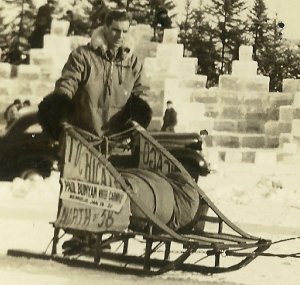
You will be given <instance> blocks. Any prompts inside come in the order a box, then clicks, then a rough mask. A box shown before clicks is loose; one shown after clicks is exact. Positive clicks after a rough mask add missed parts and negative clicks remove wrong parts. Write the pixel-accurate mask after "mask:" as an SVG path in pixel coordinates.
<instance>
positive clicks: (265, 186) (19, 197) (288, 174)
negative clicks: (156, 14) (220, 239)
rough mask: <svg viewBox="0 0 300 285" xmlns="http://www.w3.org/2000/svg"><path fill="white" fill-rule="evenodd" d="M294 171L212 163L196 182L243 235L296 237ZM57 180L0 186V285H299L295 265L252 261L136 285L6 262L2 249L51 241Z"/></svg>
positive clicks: (299, 198) (292, 244)
mask: <svg viewBox="0 0 300 285" xmlns="http://www.w3.org/2000/svg"><path fill="white" fill-rule="evenodd" d="M299 175H300V165H296V164H293V165H292V164H290V165H286V164H276V165H274V166H270V165H260V166H257V165H255V164H229V163H219V165H218V168H217V171H216V173H214V174H211V175H209V176H208V177H206V178H202V179H201V180H200V181H199V185H200V186H201V188H202V189H203V190H204V191H205V192H206V193H207V194H208V196H209V197H210V198H211V199H212V200H213V201H214V202H215V203H216V205H217V206H218V207H219V208H220V210H221V211H222V212H223V213H224V214H225V215H226V216H227V217H228V218H230V219H231V220H232V221H233V222H235V223H237V224H238V225H239V226H240V227H241V228H242V229H243V230H245V231H246V232H249V233H251V234H254V235H256V236H261V237H263V238H269V239H272V240H274V241H275V240H279V239H283V238H288V237H296V236H300V187H299ZM58 191H59V183H58V174H57V173H54V174H53V175H52V176H51V177H50V178H49V179H46V180H45V181H43V180H36V181H32V182H29V181H23V180H20V179H16V180H15V181H14V182H12V183H6V182H1V183H0V228H1V231H0V240H1V243H0V284H9V285H11V284H16V285H21V284H22V285H23V284H30V285H35V284H59V285H60V284H72V285H77V284H97V283H98V284H133V282H138V283H139V284H144V285H145V284H182V282H184V284H199V283H201V284H204V285H205V284H224V285H230V284H252V285H254V284H274V285H281V284H291V285H292V284H293V285H295V284H300V271H299V268H300V259H296V258H294V259H292V258H285V259H280V258H276V257H258V258H257V259H256V260H254V261H253V262H252V263H250V264H249V265H248V266H246V267H245V268H243V269H241V270H239V271H236V272H232V273H226V274H220V275H213V276H203V275H199V274H191V273H182V272H171V273H167V274H165V275H163V276H158V277H151V278H141V277H136V276H128V275H122V274H121V275H120V274H113V273H108V272H103V271H95V270H88V269H80V268H71V267H68V266H65V265H61V264H57V263H54V262H51V261H50V262H49V261H48V262H45V261H39V260H30V261H29V260H27V259H23V258H12V257H7V256H6V252H7V249H10V248H14V249H20V248H22V249H30V250H34V251H39V252H42V251H44V250H45V249H46V247H47V245H48V243H49V242H50V240H51V237H52V234H53V228H52V227H51V225H49V221H53V220H54V219H55V217H56V208H57V199H58ZM269 252H274V253H294V252H300V240H299V239H298V240H293V241H289V242H285V243H278V244H275V245H273V246H272V247H271V249H270V250H269Z"/></svg>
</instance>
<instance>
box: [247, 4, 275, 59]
mask: <svg viewBox="0 0 300 285" xmlns="http://www.w3.org/2000/svg"><path fill="white" fill-rule="evenodd" d="M248 31H249V32H250V33H251V35H252V38H253V59H254V60H257V53H259V50H261V49H262V48H263V47H264V46H265V45H266V44H267V43H268V41H269V39H268V34H269V32H270V24H269V18H268V16H267V8H266V5H265V3H264V0H255V2H254V6H253V8H252V10H251V11H250V15H249V26H248Z"/></svg>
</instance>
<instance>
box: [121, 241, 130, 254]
mask: <svg viewBox="0 0 300 285" xmlns="http://www.w3.org/2000/svg"><path fill="white" fill-rule="evenodd" d="M123 243H124V244H123V251H122V254H123V255H126V254H127V253H128V243H129V238H124V240H123Z"/></svg>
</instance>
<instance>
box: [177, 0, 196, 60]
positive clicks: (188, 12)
mask: <svg viewBox="0 0 300 285" xmlns="http://www.w3.org/2000/svg"><path fill="white" fill-rule="evenodd" d="M184 10H185V13H184V20H183V21H182V22H181V23H180V24H179V29H180V34H179V41H180V43H182V44H183V46H184V51H190V50H191V47H190V35H191V33H192V24H195V23H194V20H193V12H194V10H193V9H192V0H185V7H184ZM184 54H185V52H184Z"/></svg>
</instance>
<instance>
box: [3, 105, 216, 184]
mask: <svg viewBox="0 0 300 285" xmlns="http://www.w3.org/2000/svg"><path fill="white" fill-rule="evenodd" d="M151 135H152V136H153V138H155V139H156V140H157V141H158V142H159V143H160V144H161V145H162V146H164V147H165V148H166V149H167V150H168V151H169V152H170V153H171V154H172V155H173V156H174V157H176V159H177V160H178V161H179V162H181V163H182V165H183V166H184V167H185V168H186V169H187V170H188V172H189V173H190V174H191V176H192V177H193V178H194V179H195V180H196V181H197V180H198V177H199V176H206V175H207V174H208V173H209V172H210V170H209V165H208V163H207V162H206V160H205V158H204V157H203V155H202V152H201V151H202V140H201V137H200V134H197V133H166V132H151ZM0 149H1V152H0V179H1V180H12V179H14V178H15V177H21V178H23V179H29V178H31V177H33V176H36V175H40V176H42V177H44V178H45V177H48V176H50V174H51V171H52V170H57V161H58V159H59V157H58V142H57V141H54V140H52V139H51V138H50V137H49V136H48V135H47V134H46V133H45V132H43V131H42V128H41V126H40V125H39V123H38V119H37V113H36V111H32V112H29V113H27V114H24V115H22V116H21V117H20V118H19V119H18V120H16V121H15V122H14V123H13V124H12V125H11V126H9V128H7V129H6V130H5V131H3V134H2V135H1V137H0ZM111 159H112V160H114V159H115V160H118V159H119V158H118V157H112V158H111ZM121 161H122V158H121V159H120V162H119V164H120V163H122V162H121ZM115 163H116V164H118V162H115Z"/></svg>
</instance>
